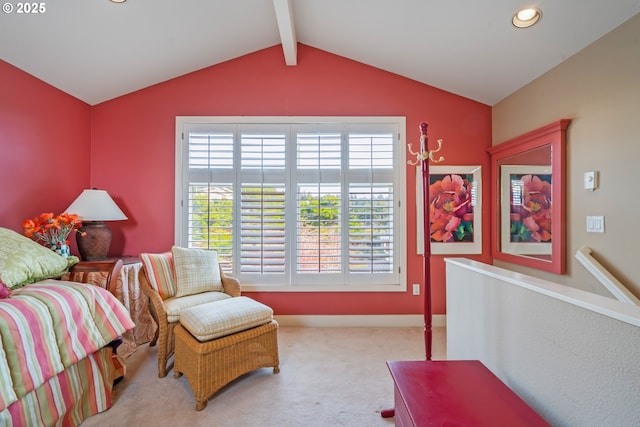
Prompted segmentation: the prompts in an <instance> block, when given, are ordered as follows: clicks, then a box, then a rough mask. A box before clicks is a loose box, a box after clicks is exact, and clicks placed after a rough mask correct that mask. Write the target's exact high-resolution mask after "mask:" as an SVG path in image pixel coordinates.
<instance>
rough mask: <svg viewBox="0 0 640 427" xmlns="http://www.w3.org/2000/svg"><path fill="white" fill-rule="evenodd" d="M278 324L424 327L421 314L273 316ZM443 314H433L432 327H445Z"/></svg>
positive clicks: (343, 326) (326, 326)
mask: <svg viewBox="0 0 640 427" xmlns="http://www.w3.org/2000/svg"><path fill="white" fill-rule="evenodd" d="M274 318H275V319H276V320H277V321H278V323H279V324H280V326H305V327H324V328H330V327H342V328H349V327H367V328H397V327H413V326H415V327H424V317H423V316H422V315H421V314H374V315H281V316H278V315H276V316H274ZM446 325H447V320H446V315H444V314H435V315H433V327H434V328H441V327H446Z"/></svg>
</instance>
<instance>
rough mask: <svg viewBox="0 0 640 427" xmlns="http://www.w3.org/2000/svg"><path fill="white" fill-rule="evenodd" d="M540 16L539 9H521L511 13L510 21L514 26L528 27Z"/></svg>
mask: <svg viewBox="0 0 640 427" xmlns="http://www.w3.org/2000/svg"><path fill="white" fill-rule="evenodd" d="M541 16H542V12H540V9H534V8H528V9H522V10H520V11H518V13H516V14H515V15H513V19H512V20H511V22H512V23H513V25H514V26H515V27H518V28H528V27H530V26H532V25H533V24H535V23H536V22H538V21H539V20H540V17H541Z"/></svg>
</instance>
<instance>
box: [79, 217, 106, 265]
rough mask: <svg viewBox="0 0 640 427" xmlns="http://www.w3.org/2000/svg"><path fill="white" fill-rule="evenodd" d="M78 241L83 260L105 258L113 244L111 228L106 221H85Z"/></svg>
mask: <svg viewBox="0 0 640 427" xmlns="http://www.w3.org/2000/svg"><path fill="white" fill-rule="evenodd" d="M84 233H86V234H85V235H84V236H82V234H84ZM76 242H77V244H78V252H80V259H82V261H101V260H104V259H106V258H107V254H108V253H109V247H110V246H111V229H110V228H109V227H108V226H107V224H106V223H105V222H104V221H83V222H82V227H81V228H80V233H77V234H76Z"/></svg>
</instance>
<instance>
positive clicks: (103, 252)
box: [66, 189, 127, 261]
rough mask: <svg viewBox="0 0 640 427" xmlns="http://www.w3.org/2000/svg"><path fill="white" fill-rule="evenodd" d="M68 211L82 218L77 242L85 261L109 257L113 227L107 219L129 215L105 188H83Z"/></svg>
mask: <svg viewBox="0 0 640 427" xmlns="http://www.w3.org/2000/svg"><path fill="white" fill-rule="evenodd" d="M66 212H68V213H74V214H77V215H78V216H79V217H80V218H81V219H82V227H81V228H80V233H76V242H77V244H78V251H79V252H80V258H81V259H82V260H83V261H100V260H104V259H106V258H107V254H108V253H109V247H110V246H111V229H110V228H109V227H108V226H107V224H106V223H105V221H120V220H124V219H127V216H126V215H125V214H124V213H123V212H122V211H121V210H120V208H119V207H118V205H116V203H115V202H114V201H113V199H112V198H111V196H109V193H107V192H106V191H105V190H98V189H92V190H89V189H87V190H83V191H82V193H80V195H79V196H78V198H76V199H75V200H74V201H73V203H71V205H70V206H69V207H68V208H67V210H66Z"/></svg>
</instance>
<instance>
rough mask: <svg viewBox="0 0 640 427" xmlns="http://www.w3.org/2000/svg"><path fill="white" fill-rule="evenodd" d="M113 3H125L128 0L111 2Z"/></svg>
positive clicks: (113, 0)
mask: <svg viewBox="0 0 640 427" xmlns="http://www.w3.org/2000/svg"><path fill="white" fill-rule="evenodd" d="M111 1H112V2H113V3H124V2H126V1H127V0H111Z"/></svg>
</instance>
